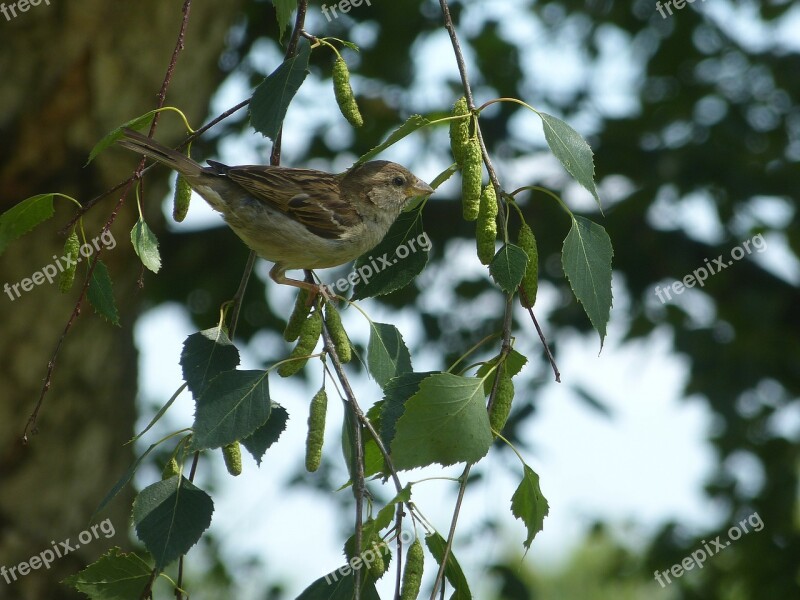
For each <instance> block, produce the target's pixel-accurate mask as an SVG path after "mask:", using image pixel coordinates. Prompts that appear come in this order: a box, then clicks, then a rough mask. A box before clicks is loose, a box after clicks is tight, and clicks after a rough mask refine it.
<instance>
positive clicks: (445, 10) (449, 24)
mask: <svg viewBox="0 0 800 600" xmlns="http://www.w3.org/2000/svg"><path fill="white" fill-rule="evenodd" d="M439 6H440V7H441V10H442V17H443V19H444V26H445V29H447V33H448V34H449V36H450V42H451V43H452V45H453V52H454V53H455V58H456V64H457V65H458V72H459V74H460V76H461V84H462V86H463V87H464V97H465V98H466V100H467V105H468V106H469V109H470V111H474V110H475V101H474V98H473V96H472V89H471V87H470V83H469V77H468V75H467V66H466V62H465V61H464V54H463V52H462V50H461V43H460V42H459V40H458V35H457V33H456V29H455V25H454V24H453V18H452V17H451V15H450V7H449V6H448V4H447V0H439ZM475 133H476V135H477V138H478V142H479V144H480V147H481V154H482V158H483V162H484V164H485V165H486V171H487V172H488V173H489V179H490V181H491V183H492V186H493V187H494V188H495V192H496V195H497V206H498V215H499V217H500V219H501V221H503V222H505V220H506V219H505V206H504V205H503V203H502V202H501V201H500V199H501V198H502V197H503V194H502V189H503V188H502V186H501V185H500V180H499V179H498V177H497V172H496V171H495V168H494V165H493V164H492V159H491V157H490V156H489V152H488V149H487V147H486V143H485V141H484V139H483V134H482V132H481V128H480V124H479V123H478V121H477V119H476V120H475ZM506 241H508V240H506ZM513 302H514V296H513V294H508V295H507V296H506V306H505V312H504V315H503V334H502V340H503V341H502V348H501V351H500V358H499V360H498V363H502V361H503V360H504V359H505V357H506V356H507V355H508V353H509V352H510V351H511V326H512V318H513V306H514V305H513ZM498 387H499V377H495V381H494V385H493V386H492V391H491V393H490V394H489V401H488V404H487V410H489V409H490V408H491V407H492V405H493V404H494V399H495V396H496V394H497V389H498ZM471 468H472V465H470V464H468V465H467V466H466V467H465V468H464V472H463V474H462V475H461V477H460V483H459V489H458V497H457V499H456V506H455V509H454V512H453V519H452V521H451V523H450V531H449V533H448V536H447V544H446V545H445V549H444V555H443V556H442V561H441V564H440V565H439V570H438V572H437V573H436V581H435V582H434V587H433V591H432V592H431V600H434V599H435V597H436V593H437V592H438V591H439V589H440V588H442V591H444V588H443V587H442V586H443V582H444V573H445V567H446V565H447V560H448V557H449V555H450V552H451V549H452V546H453V539H454V537H455V531H456V525H457V523H458V516H459V514H460V512H461V505H462V501H463V498H464V493H465V491H466V487H467V479H468V477H469V472H470V470H471Z"/></svg>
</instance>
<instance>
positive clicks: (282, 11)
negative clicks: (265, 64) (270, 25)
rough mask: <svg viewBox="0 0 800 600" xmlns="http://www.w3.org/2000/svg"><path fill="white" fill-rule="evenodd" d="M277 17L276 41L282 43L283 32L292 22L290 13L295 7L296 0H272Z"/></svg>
mask: <svg viewBox="0 0 800 600" xmlns="http://www.w3.org/2000/svg"><path fill="white" fill-rule="evenodd" d="M272 4H273V5H274V6H275V14H276V16H277V18H278V43H279V44H281V43H283V34H284V32H285V31H286V28H287V27H288V26H289V25H291V23H292V13H293V12H294V11H295V9H297V0H272Z"/></svg>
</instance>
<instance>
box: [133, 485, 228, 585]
mask: <svg viewBox="0 0 800 600" xmlns="http://www.w3.org/2000/svg"><path fill="white" fill-rule="evenodd" d="M213 512H214V502H213V501H212V500H211V497H210V496H209V495H208V494H206V493H205V492H204V491H203V490H201V489H200V488H198V487H196V486H195V485H194V484H192V482H191V481H189V480H188V479H186V478H185V477H182V476H179V475H176V476H174V477H170V478H169V479H164V480H163V481H159V482H157V483H154V484H153V485H150V486H147V487H146V488H144V489H143V490H142V491H141V492H139V495H138V496H136V499H135V500H134V501H133V524H134V526H135V528H136V535H137V536H138V538H139V539H140V540H141V541H142V542H143V543H144V545H145V547H146V548H147V550H148V552H150V554H152V555H153V558H154V559H155V563H156V564H155V568H156V569H157V570H158V571H159V572H160V571H162V570H163V569H164V567H166V566H167V565H168V564H170V563H171V562H172V561H174V560H176V559H177V558H178V557H179V556H181V555H183V554H186V552H188V551H189V548H191V547H192V546H194V545H195V544H196V543H197V540H199V539H200V536H201V535H202V534H203V532H204V531H205V530H206V529H208V526H209V525H210V524H211V515H212V514H213Z"/></svg>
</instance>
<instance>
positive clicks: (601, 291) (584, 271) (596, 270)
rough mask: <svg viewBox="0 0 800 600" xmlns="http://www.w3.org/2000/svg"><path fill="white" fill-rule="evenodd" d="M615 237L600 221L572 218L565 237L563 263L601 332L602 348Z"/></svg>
mask: <svg viewBox="0 0 800 600" xmlns="http://www.w3.org/2000/svg"><path fill="white" fill-rule="evenodd" d="M613 255H614V250H613V248H612V247H611V238H609V237H608V233H606V230H605V229H603V228H602V227H601V226H600V225H598V224H597V223H593V222H592V221H590V220H589V219H585V218H583V217H573V218H572V228H571V229H570V230H569V233H568V234H567V237H566V238H565V239H564V248H563V251H562V254H561V263H562V265H563V267H564V273H565V274H566V275H567V279H568V280H569V284H570V286H571V287H572V291H573V292H575V297H576V298H577V299H578V301H579V302H580V303H581V304H583V309H584V310H585V311H586V314H587V315H588V316H589V320H590V321H591V322H592V325H593V326H594V328H595V329H596V330H597V333H599V334H600V348H601V349H602V348H603V341H604V339H605V337H606V325H607V324H608V320H609V318H610V317H611V299H612V298H611V257H612V256H613Z"/></svg>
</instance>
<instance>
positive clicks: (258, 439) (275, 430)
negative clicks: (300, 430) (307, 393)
mask: <svg viewBox="0 0 800 600" xmlns="http://www.w3.org/2000/svg"><path fill="white" fill-rule="evenodd" d="M288 420H289V413H288V412H287V411H286V409H285V408H283V407H282V406H281V405H280V404H278V403H277V402H273V403H272V408H271V409H270V411H269V418H268V419H267V422H266V423H264V424H263V425H262V426H261V427H259V428H258V429H256V430H255V431H254V432H253V433H252V435H249V436H248V437H246V438H243V439H242V445H243V446H244V447H245V448H247V451H248V452H249V453H250V454H252V455H253V458H255V459H256V463H257V464H258V466H261V459H262V458H263V457H264V453H265V452H266V451H267V450H268V449H269V447H270V446H272V444H274V443H275V442H277V441H278V438H279V437H280V436H281V434H282V433H283V432H284V430H285V429H286V422H287V421H288Z"/></svg>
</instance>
